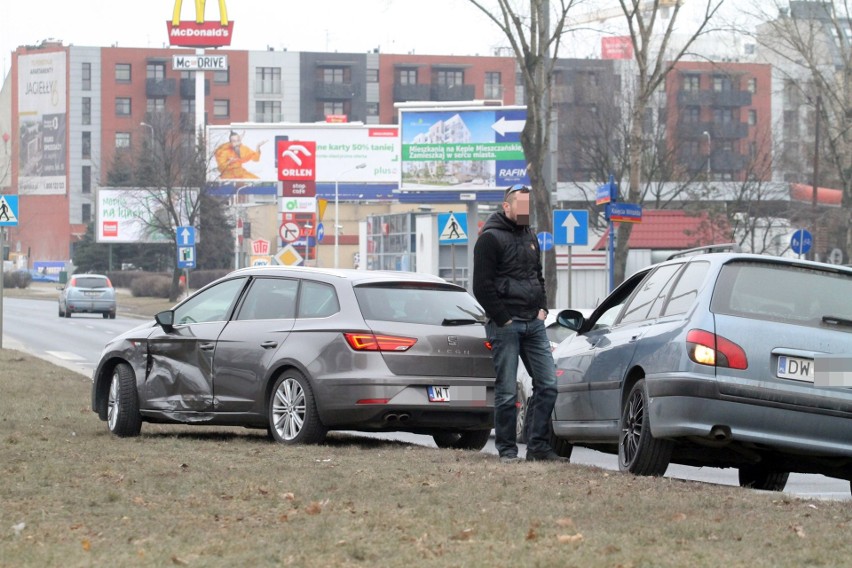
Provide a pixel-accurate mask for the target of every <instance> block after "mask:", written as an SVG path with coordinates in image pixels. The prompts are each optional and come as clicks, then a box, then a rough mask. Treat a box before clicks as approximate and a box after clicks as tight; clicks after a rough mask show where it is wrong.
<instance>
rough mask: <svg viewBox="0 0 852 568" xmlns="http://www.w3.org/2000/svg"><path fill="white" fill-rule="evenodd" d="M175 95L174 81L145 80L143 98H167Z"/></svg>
mask: <svg viewBox="0 0 852 568" xmlns="http://www.w3.org/2000/svg"><path fill="white" fill-rule="evenodd" d="M173 94H175V80H174V79H145V96H146V97H148V98H160V97H168V96H170V95H173Z"/></svg>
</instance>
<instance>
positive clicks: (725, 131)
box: [705, 122, 748, 140]
mask: <svg viewBox="0 0 852 568" xmlns="http://www.w3.org/2000/svg"><path fill="white" fill-rule="evenodd" d="M708 126H709V128H706V129H705V130H707V131H708V132H709V133H710V135H711V136H712V137H713V140H738V139H740V138H745V137H746V136H748V124H746V123H745V122H727V123H724V124H716V123H712V124H709V125H708Z"/></svg>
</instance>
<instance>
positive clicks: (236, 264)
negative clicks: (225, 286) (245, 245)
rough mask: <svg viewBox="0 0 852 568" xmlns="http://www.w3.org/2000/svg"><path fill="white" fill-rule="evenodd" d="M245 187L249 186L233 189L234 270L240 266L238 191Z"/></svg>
mask: <svg viewBox="0 0 852 568" xmlns="http://www.w3.org/2000/svg"><path fill="white" fill-rule="evenodd" d="M247 187H249V186H247V185H244V186H242V187H238V188H237V189H236V190H235V191H234V270H236V269H237V268H239V267H240V231H239V227H238V226H237V225H238V224H239V220H240V210H239V205H238V200H239V198H240V191H242V190H243V189H245V188H247Z"/></svg>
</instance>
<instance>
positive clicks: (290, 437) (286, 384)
mask: <svg viewBox="0 0 852 568" xmlns="http://www.w3.org/2000/svg"><path fill="white" fill-rule="evenodd" d="M267 416H268V417H269V432H270V433H271V434H272V438H273V439H274V440H275V441H276V442H279V443H281V444H319V443H320V442H322V441H323V440H324V439H325V435H326V433H327V432H328V430H327V429H326V428H325V426H323V424H322V421H321V420H320V417H319V413H318V412H317V405H316V400H315V399H314V392H313V390H311V385H310V384H309V383H308V380H307V379H306V378H305V376H304V375H303V374H302V373H300V372H299V371H297V370H295V369H288V370H286V371H284V372H283V373H282V374H281V375H280V376H279V377H278V378H277V379H276V380H275V384H274V385H273V386H272V396H270V397H269V404H268V407H267Z"/></svg>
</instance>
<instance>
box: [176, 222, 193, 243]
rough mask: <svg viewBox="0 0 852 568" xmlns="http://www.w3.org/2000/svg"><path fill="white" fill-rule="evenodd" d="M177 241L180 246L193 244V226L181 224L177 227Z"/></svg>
mask: <svg viewBox="0 0 852 568" xmlns="http://www.w3.org/2000/svg"><path fill="white" fill-rule="evenodd" d="M177 243H178V246H181V247H194V246H195V227H185V226H181V227H178V228H177Z"/></svg>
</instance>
